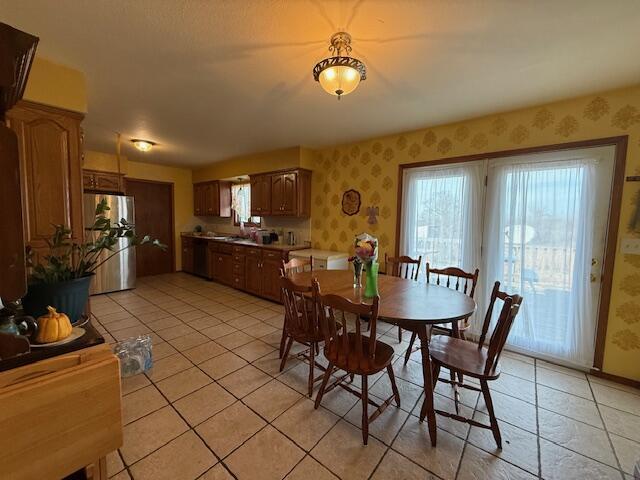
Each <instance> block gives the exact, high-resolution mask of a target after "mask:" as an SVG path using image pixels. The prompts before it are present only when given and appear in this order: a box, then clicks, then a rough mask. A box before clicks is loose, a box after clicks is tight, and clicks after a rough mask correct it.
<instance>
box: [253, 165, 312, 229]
mask: <svg viewBox="0 0 640 480" xmlns="http://www.w3.org/2000/svg"><path fill="white" fill-rule="evenodd" d="M310 214H311V172H310V171H309V170H304V169H302V168H299V169H296V170H286V171H280V172H270V173H264V174H259V175H251V215H255V216H270V215H273V216H288V217H308V216H309V215H310Z"/></svg>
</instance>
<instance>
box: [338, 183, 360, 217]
mask: <svg viewBox="0 0 640 480" xmlns="http://www.w3.org/2000/svg"><path fill="white" fill-rule="evenodd" d="M360 203H361V202H360V192H358V191H357V190H353V189H351V190H347V191H346V192H344V193H343V194H342V211H343V212H344V213H345V214H347V215H349V216H351V215H355V214H356V213H358V212H359V211H360Z"/></svg>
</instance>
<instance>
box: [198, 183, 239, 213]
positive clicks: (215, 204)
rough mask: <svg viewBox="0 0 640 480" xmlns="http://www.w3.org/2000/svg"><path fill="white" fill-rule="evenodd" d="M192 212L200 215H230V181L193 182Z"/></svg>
mask: <svg viewBox="0 0 640 480" xmlns="http://www.w3.org/2000/svg"><path fill="white" fill-rule="evenodd" d="M193 214H194V215H196V216H201V217H230V216H231V183H230V182H224V181H220V180H215V181H211V182H201V183H194V184H193Z"/></svg>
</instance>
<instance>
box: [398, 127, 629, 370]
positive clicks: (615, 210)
mask: <svg viewBox="0 0 640 480" xmlns="http://www.w3.org/2000/svg"><path fill="white" fill-rule="evenodd" d="M628 141H629V136H628V135H621V136H617V137H604V138H594V139H590V140H580V141H577V142H567V143H556V144H551V145H540V146H537V147H526V148H517V149H512V150H501V151H497V152H487V153H476V154H472V155H462V156H459V157H449V158H440V159H435V160H431V161H420V162H413V163H405V164H400V165H398V194H397V199H396V201H397V210H396V212H397V213H396V239H395V240H396V246H395V256H399V255H400V234H401V232H400V230H401V228H402V193H403V192H402V189H403V178H404V171H405V170H406V169H411V168H418V167H427V166H435V165H447V164H451V163H463V162H473V161H477V160H490V159H494V158H501V157H511V156H515V155H526V154H532V153H544V152H554V151H562V150H573V149H578V148H589V147H604V146H614V147H615V149H616V150H615V160H614V171H613V183H612V188H611V206H610V209H609V219H608V223H607V234H606V238H605V245H604V259H603V262H602V269H601V275H602V286H601V290H600V305H599V307H598V324H597V327H596V345H595V354H594V364H593V366H594V368H595V369H600V370H601V369H602V365H603V362H604V343H605V339H606V332H607V325H608V322H609V307H610V303H611V290H612V285H613V267H614V260H615V254H616V248H617V242H618V228H619V224H620V210H621V207H622V190H623V187H624V171H625V166H626V159H627V144H628ZM603 374H604V373H603ZM620 378H622V377H620Z"/></svg>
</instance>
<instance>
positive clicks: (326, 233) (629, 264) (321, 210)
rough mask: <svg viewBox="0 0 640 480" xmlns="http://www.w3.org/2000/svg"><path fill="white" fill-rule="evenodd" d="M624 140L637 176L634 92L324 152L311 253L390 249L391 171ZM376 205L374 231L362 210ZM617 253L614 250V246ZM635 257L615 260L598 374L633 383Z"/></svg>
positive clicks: (638, 129) (629, 189)
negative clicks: (368, 238) (353, 206)
mask: <svg viewBox="0 0 640 480" xmlns="http://www.w3.org/2000/svg"><path fill="white" fill-rule="evenodd" d="M617 135H629V146H628V153H627V163H626V174H627V175H629V174H640V86H637V87H632V88H626V89H620V90H615V91H610V92H606V93H602V94H599V95H591V96H587V97H583V98H578V99H572V100H567V101H561V102H557V103H552V104H548V105H544V106H538V107H534V108H527V109H523V110H518V111H513V112H509V113H502V114H496V115H490V116H486V117H482V118H477V119H473V120H468V121H463V122H459V123H454V124H450V125H443V126H437V127H432V128H427V129H424V130H419V131H415V132H409V133H400V134H397V135H391V136H386V137H382V138H375V139H371V140H367V141H362V142H357V143H353V144H348V145H342V146H339V147H334V148H325V149H322V150H319V151H318V152H316V155H315V161H314V162H312V165H313V170H314V174H313V188H312V211H311V228H312V231H311V238H312V239H313V246H314V248H322V249H330V250H339V251H349V250H350V249H351V242H352V241H353V235H354V233H357V232H362V231H368V232H370V233H372V234H375V235H376V236H377V237H378V239H379V241H380V254H381V256H384V253H385V252H389V253H392V252H393V251H394V249H395V240H396V239H395V229H396V208H397V188H398V165H400V164H406V163H413V162H419V161H429V160H436V159H442V158H447V157H456V156H460V155H469V154H478V153H483V152H495V151H501V150H509V149H517V148H525V147H532V146H540V145H549V144H556V143H563V142H572V141H577V140H585V139H593V138H603V137H610V136H617ZM350 188H355V189H357V190H359V191H360V193H361V195H362V208H361V210H360V214H358V215H357V216H353V217H349V216H346V215H345V214H343V213H342V210H341V199H342V193H343V192H344V191H345V190H347V189H350ZM639 196H640V183H625V185H624V189H623V200H622V203H623V205H622V212H621V222H620V232H619V238H620V237H622V236H640V235H639V234H637V233H636V234H633V233H631V232H629V231H628V227H627V226H628V224H629V220H630V218H631V216H632V214H633V211H634V202H638V201H639V200H640V198H639ZM369 205H375V206H378V207H379V209H380V215H379V217H378V220H379V223H378V224H377V225H369V224H368V223H367V216H366V207H367V206H369ZM618 246H619V243H618ZM638 312H640V256H632V255H622V254H620V253H618V254H617V255H616V260H615V267H614V276H613V292H612V296H611V306H610V314H609V324H608V330H607V339H606V347H605V358H604V371H605V372H607V373H611V374H614V375H619V376H622V377H626V378H632V379H635V380H640V314H639V313H638Z"/></svg>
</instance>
